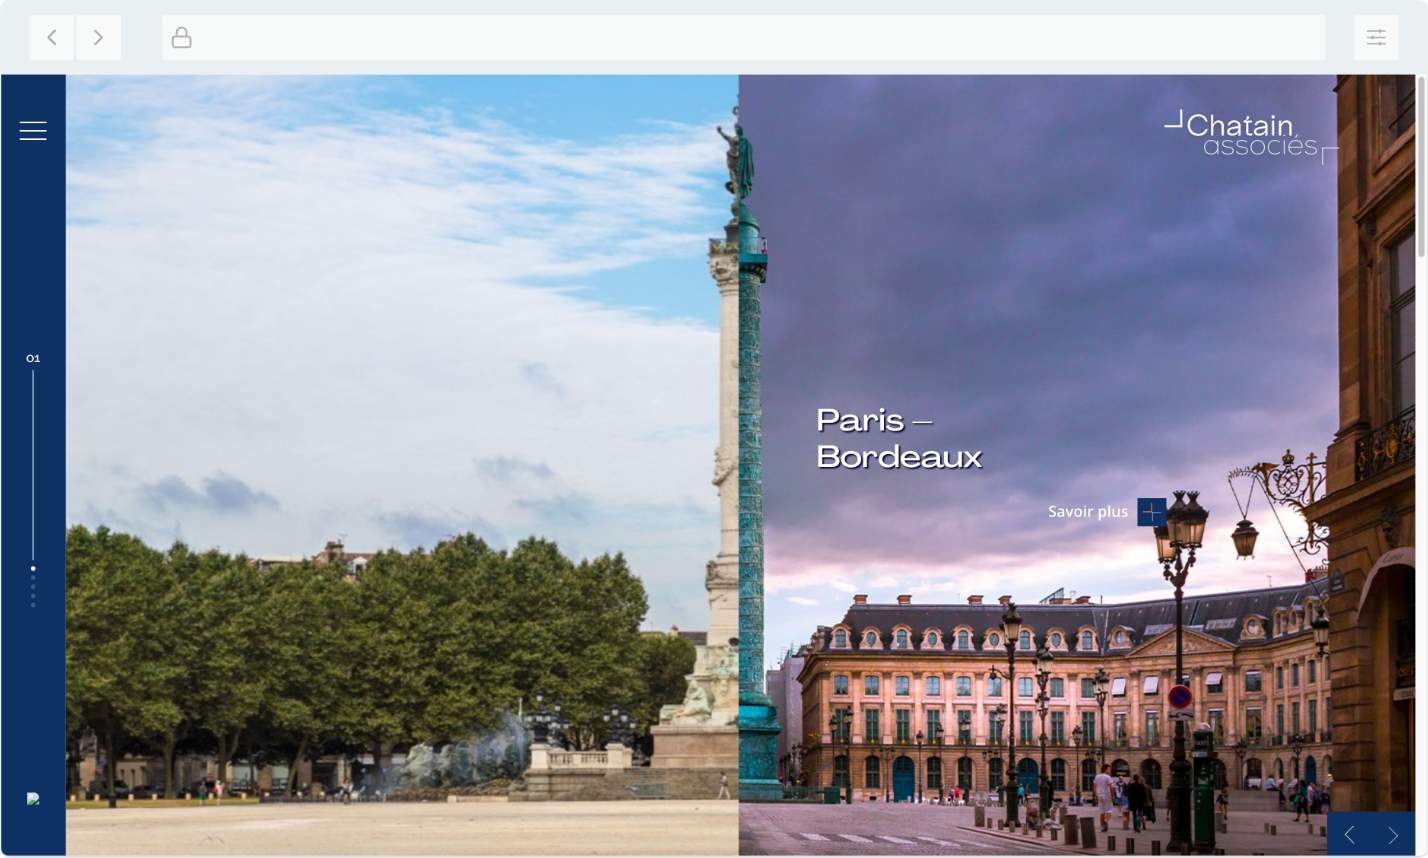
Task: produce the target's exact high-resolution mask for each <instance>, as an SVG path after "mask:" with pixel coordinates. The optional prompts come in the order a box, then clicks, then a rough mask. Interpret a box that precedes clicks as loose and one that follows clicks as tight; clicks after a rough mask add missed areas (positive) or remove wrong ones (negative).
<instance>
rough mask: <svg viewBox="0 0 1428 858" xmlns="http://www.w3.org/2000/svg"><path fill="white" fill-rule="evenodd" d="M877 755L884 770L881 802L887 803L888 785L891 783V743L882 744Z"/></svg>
mask: <svg viewBox="0 0 1428 858" xmlns="http://www.w3.org/2000/svg"><path fill="white" fill-rule="evenodd" d="M879 756H880V757H881V759H882V761H883V770H884V772H883V779H882V780H883V803H884V804H887V802H888V798H889V797H888V787H889V786H890V785H891V784H890V782H891V781H892V761H893V747H892V745H883V747H882V753H881V754H879Z"/></svg>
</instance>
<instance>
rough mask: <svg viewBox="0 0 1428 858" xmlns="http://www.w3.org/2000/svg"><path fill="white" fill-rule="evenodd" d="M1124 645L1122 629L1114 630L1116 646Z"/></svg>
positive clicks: (1124, 637)
mask: <svg viewBox="0 0 1428 858" xmlns="http://www.w3.org/2000/svg"><path fill="white" fill-rule="evenodd" d="M1125 645H1126V633H1125V631H1124V630H1122V629H1116V646H1125Z"/></svg>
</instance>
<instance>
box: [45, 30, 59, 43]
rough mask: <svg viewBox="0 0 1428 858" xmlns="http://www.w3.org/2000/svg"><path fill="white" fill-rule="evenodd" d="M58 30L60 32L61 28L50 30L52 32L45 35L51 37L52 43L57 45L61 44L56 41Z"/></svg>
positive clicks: (47, 37)
mask: <svg viewBox="0 0 1428 858" xmlns="http://www.w3.org/2000/svg"><path fill="white" fill-rule="evenodd" d="M58 32H59V30H50V34H49V35H48V36H45V38H46V39H49V40H50V44H52V45H56V46H58V45H59V42H56V41H55V33H58Z"/></svg>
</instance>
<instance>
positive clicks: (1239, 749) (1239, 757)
mask: <svg viewBox="0 0 1428 858" xmlns="http://www.w3.org/2000/svg"><path fill="white" fill-rule="evenodd" d="M1247 753H1249V742H1246V741H1245V737H1244V736H1241V737H1239V739H1237V740H1236V741H1235V765H1236V767H1237V768H1236V769H1235V776H1236V778H1237V779H1238V781H1239V783H1237V784H1235V789H1238V790H1243V789H1244V788H1245V754H1247Z"/></svg>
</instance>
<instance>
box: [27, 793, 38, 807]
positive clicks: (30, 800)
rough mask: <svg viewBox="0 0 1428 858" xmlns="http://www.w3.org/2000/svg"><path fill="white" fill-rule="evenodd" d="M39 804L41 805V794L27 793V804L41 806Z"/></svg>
mask: <svg viewBox="0 0 1428 858" xmlns="http://www.w3.org/2000/svg"><path fill="white" fill-rule="evenodd" d="M39 803H40V794H39V793H37V792H27V793H25V804H39Z"/></svg>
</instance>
